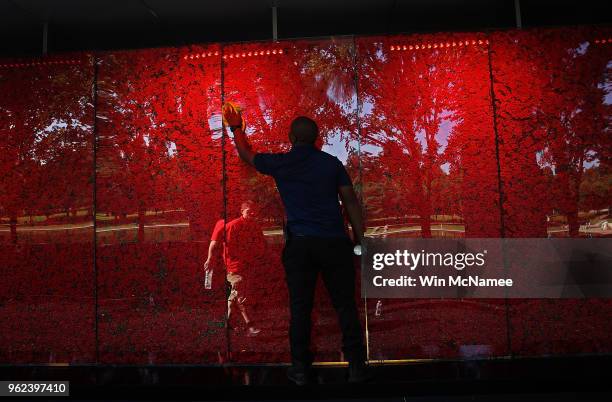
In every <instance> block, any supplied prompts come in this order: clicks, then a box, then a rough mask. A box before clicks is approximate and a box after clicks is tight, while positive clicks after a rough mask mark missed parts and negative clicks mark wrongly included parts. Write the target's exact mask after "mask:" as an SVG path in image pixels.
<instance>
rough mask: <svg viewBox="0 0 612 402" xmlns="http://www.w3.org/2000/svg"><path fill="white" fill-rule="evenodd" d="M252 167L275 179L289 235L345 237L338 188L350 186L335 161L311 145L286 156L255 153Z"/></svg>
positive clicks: (295, 148) (300, 147)
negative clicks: (283, 207)
mask: <svg viewBox="0 0 612 402" xmlns="http://www.w3.org/2000/svg"><path fill="white" fill-rule="evenodd" d="M253 163H254V164H255V169H257V171H258V172H260V173H263V174H267V175H270V176H272V177H274V181H275V182H276V187H277V188H278V192H279V193H280V196H281V199H282V200H283V204H284V205H285V212H286V214H287V229H288V230H289V232H290V233H291V234H292V235H304V236H317V237H348V235H347V234H346V231H345V230H344V219H343V217H342V212H341V210H340V204H339V202H338V187H340V186H350V185H352V183H351V179H350V177H349V175H348V173H347V172H346V169H345V168H344V165H342V162H340V160H339V159H338V158H336V157H335V156H332V155H330V154H328V153H327V152H323V151H320V150H318V149H317V148H315V147H314V146H313V145H294V146H293V147H292V148H291V150H290V151H289V152H286V153H278V154H271V153H258V154H256V155H255V157H254V159H253Z"/></svg>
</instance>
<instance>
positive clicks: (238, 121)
mask: <svg viewBox="0 0 612 402" xmlns="http://www.w3.org/2000/svg"><path fill="white" fill-rule="evenodd" d="M223 118H224V119H225V122H226V124H227V125H228V126H230V127H235V126H241V127H242V113H241V112H240V110H239V109H238V108H237V107H235V106H234V105H232V104H231V103H225V104H224V105H223Z"/></svg>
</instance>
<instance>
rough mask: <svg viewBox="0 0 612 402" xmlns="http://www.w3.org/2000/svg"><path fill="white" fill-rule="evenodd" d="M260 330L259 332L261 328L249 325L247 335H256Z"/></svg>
mask: <svg viewBox="0 0 612 402" xmlns="http://www.w3.org/2000/svg"><path fill="white" fill-rule="evenodd" d="M260 332H261V329H259V328H255V327H249V329H248V331H247V336H256V335H257V334H258V333H260Z"/></svg>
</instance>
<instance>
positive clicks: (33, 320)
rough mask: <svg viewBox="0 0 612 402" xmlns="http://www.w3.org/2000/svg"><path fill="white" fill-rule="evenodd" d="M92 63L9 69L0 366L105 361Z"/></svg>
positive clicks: (2, 145)
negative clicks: (99, 331) (96, 243)
mask: <svg viewBox="0 0 612 402" xmlns="http://www.w3.org/2000/svg"><path fill="white" fill-rule="evenodd" d="M92 67H93V64H92V58H91V56H89V55H85V54H74V55H64V56H54V57H51V58H45V59H35V60H29V61H7V60H5V61H3V62H2V65H1V66H0V361H2V362H3V363H7V362H8V363H91V362H94V361H95V359H96V355H95V351H96V346H95V321H94V318H95V317H94V315H95V313H94V308H95V304H94V265H93V221H92V216H93V213H92V211H93V176H94V174H93V173H94V169H93V130H92V124H93V107H92V97H91V94H92V87H93V68H92Z"/></svg>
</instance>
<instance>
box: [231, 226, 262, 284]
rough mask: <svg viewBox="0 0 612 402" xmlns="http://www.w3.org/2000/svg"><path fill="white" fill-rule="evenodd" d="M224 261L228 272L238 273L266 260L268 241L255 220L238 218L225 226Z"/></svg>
mask: <svg viewBox="0 0 612 402" xmlns="http://www.w3.org/2000/svg"><path fill="white" fill-rule="evenodd" d="M225 231H226V234H225V239H226V240H225V247H224V253H223V254H224V260H225V266H226V269H227V272H230V273H236V272H239V271H242V270H244V269H245V268H248V267H249V265H252V264H254V263H256V262H257V261H258V260H259V259H262V258H265V248H266V239H265V238H264V235H263V231H262V228H261V225H260V224H259V223H258V222H257V221H256V220H255V219H245V218H244V217H242V216H241V217H240V218H236V219H234V220H232V221H230V222H229V223H228V224H227V225H225Z"/></svg>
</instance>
